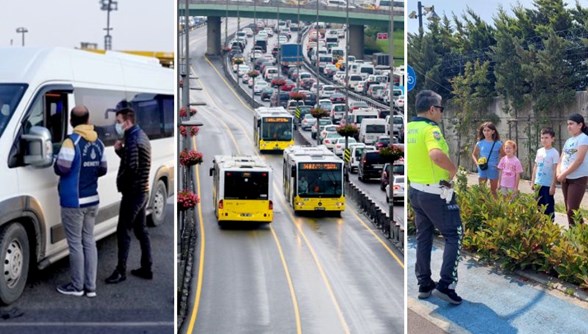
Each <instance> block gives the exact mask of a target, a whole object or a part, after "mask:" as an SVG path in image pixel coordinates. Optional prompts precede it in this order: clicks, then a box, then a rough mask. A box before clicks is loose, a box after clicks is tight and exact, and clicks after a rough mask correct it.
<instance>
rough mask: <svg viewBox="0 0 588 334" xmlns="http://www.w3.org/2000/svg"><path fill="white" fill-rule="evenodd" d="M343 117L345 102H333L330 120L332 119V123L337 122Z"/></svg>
mask: <svg viewBox="0 0 588 334" xmlns="http://www.w3.org/2000/svg"><path fill="white" fill-rule="evenodd" d="M343 117H345V104H342V103H336V104H333V105H332V106H331V121H333V124H339V122H340V121H341V119H343Z"/></svg>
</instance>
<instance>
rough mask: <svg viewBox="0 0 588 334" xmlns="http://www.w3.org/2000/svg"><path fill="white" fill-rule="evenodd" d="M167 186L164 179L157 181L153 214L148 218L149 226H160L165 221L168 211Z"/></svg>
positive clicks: (152, 206) (152, 205)
mask: <svg viewBox="0 0 588 334" xmlns="http://www.w3.org/2000/svg"><path fill="white" fill-rule="evenodd" d="M166 204H167V188H166V187H165V183H163V181H162V180H159V181H157V184H156V185H155V188H154V191H153V197H152V200H151V214H150V215H149V218H148V219H147V223H148V224H149V226H159V225H161V224H162V223H163V222H164V221H165V214H166V212H167V205H166Z"/></svg>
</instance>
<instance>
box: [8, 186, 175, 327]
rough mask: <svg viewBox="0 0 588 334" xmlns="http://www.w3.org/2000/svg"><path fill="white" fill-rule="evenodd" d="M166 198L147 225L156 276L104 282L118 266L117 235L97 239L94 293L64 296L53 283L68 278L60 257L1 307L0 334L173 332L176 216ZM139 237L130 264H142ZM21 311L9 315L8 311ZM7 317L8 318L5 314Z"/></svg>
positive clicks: (132, 266)
mask: <svg viewBox="0 0 588 334" xmlns="http://www.w3.org/2000/svg"><path fill="white" fill-rule="evenodd" d="M173 204H174V202H173V197H172V198H170V199H169V200H168V204H167V205H168V210H167V215H166V219H165V222H164V223H163V224H162V225H160V226H157V227H154V228H149V234H150V236H151V243H152V248H153V263H154V268H153V271H154V278H153V280H152V281H148V280H143V279H141V278H137V277H134V276H132V275H130V274H129V275H128V276H127V280H126V281H124V282H122V283H119V284H116V285H107V284H105V283H104V279H105V278H106V277H108V276H109V275H110V274H111V273H112V271H113V270H114V268H115V266H116V251H117V245H116V236H115V235H111V236H109V237H107V238H105V239H103V240H101V241H99V242H98V244H97V246H98V274H97V276H98V279H97V289H96V290H97V291H96V292H97V297H96V298H87V297H85V296H83V297H74V296H64V295H62V294H60V293H58V292H57V291H56V290H55V288H56V287H57V286H58V285H59V284H62V283H65V282H67V281H68V280H69V261H68V259H67V258H65V259H62V260H60V261H59V262H57V263H56V264H54V265H52V266H50V267H49V268H47V269H45V270H43V271H41V272H37V273H36V274H33V276H32V277H29V280H28V282H27V287H26V289H25V291H24V293H23V295H22V297H21V298H20V299H19V300H17V301H16V302H15V303H14V304H12V305H9V306H3V307H0V314H1V315H2V317H0V333H2V334H5V333H45V334H49V333H125V334H126V333H174V295H175V293H174V291H175V290H174V252H173V244H174V215H173V209H172V205H173ZM140 254H141V250H140V248H139V242H138V241H137V240H136V238H135V237H134V236H133V237H132V240H131V249H130V253H129V261H128V265H129V269H134V268H138V267H139V265H140ZM14 315H20V316H19V317H16V318H12V317H11V316H14ZM5 317H7V318H8V319H6V318H5Z"/></svg>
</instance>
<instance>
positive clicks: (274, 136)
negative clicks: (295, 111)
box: [253, 107, 294, 152]
mask: <svg viewBox="0 0 588 334" xmlns="http://www.w3.org/2000/svg"><path fill="white" fill-rule="evenodd" d="M253 140H254V141H255V146H256V147H257V148H258V149H259V151H260V152H263V151H283V150H284V149H286V148H287V147H289V146H291V145H294V117H293V116H292V115H291V114H290V113H289V112H287V111H286V109H284V107H271V108H268V107H260V108H257V109H255V115H254V117H253Z"/></svg>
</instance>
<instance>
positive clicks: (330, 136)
mask: <svg viewBox="0 0 588 334" xmlns="http://www.w3.org/2000/svg"><path fill="white" fill-rule="evenodd" d="M339 138H342V137H341V135H340V134H338V133H337V132H327V134H326V135H325V138H324V139H323V140H322V142H323V145H325V146H326V147H327V148H328V149H329V150H331V151H332V150H333V149H334V148H335V141H336V140H337V139H339Z"/></svg>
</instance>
